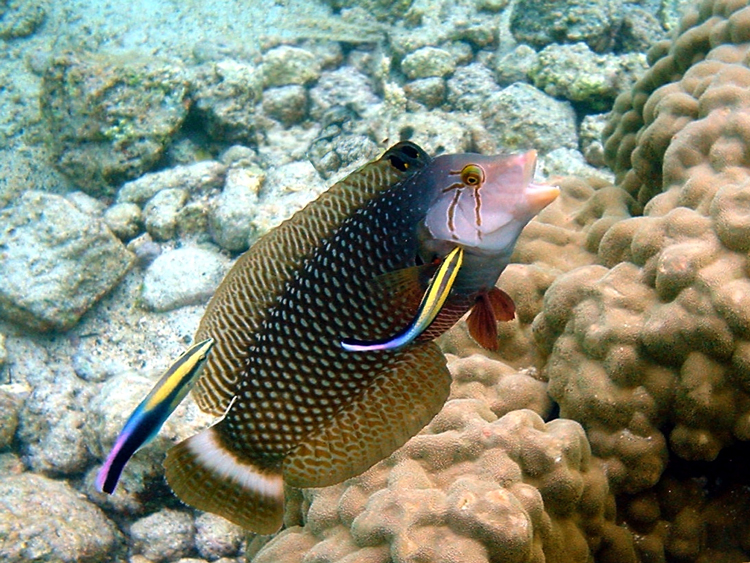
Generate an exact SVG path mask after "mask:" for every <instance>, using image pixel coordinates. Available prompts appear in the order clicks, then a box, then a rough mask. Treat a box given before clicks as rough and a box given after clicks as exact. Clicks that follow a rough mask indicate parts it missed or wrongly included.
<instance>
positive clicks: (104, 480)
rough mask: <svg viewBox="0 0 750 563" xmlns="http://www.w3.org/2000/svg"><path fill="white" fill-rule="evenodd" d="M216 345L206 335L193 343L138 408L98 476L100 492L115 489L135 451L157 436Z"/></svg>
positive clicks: (111, 491) (97, 486)
mask: <svg viewBox="0 0 750 563" xmlns="http://www.w3.org/2000/svg"><path fill="white" fill-rule="evenodd" d="M213 345H214V341H213V339H212V338H207V339H205V340H202V341H201V342H198V343H196V344H193V345H192V346H190V348H188V349H187V350H186V351H185V352H184V353H183V354H182V355H181V356H180V357H179V358H177V360H175V361H174V363H173V364H172V365H171V366H169V368H168V369H167V370H166V371H165V372H164V374H163V375H162V376H161V378H160V379H159V381H158V382H157V384H156V385H154V387H153V389H151V391H150V392H149V394H148V395H146V397H145V398H144V399H143V400H142V401H141V402H140V404H139V405H138V406H137V407H136V408H135V410H134V411H133V413H132V414H131V415H130V417H129V418H128V421H127V422H126V423H125V426H124V427H123V429H122V431H121V432H120V434H119V435H118V436H117V439H116V440H115V443H114V445H113V446H112V450H111V451H110V452H109V455H108V456H107V459H106V461H105V462H104V465H103V466H102V468H101V469H100V470H99V473H98V474H97V476H96V488H97V489H98V490H99V491H100V492H103V493H109V494H112V493H113V492H114V490H115V487H116V486H117V482H118V481H119V479H120V475H121V474H122V470H123V469H124V468H125V465H126V464H127V462H128V461H129V460H130V458H131V457H132V456H133V454H135V452H136V451H138V450H139V449H140V448H141V447H142V446H144V445H145V444H147V443H148V442H150V441H151V440H153V439H154V437H155V436H156V435H157V434H158V433H159V430H160V429H161V427H162V425H163V424H164V422H166V420H167V418H169V415H170V414H172V412H173V411H174V410H175V409H176V408H177V406H178V405H179V404H180V403H181V402H182V400H183V399H184V398H185V397H186V396H187V394H188V392H189V391H190V389H191V388H192V387H193V385H194V384H195V382H196V380H197V379H198V377H199V376H200V373H201V368H202V367H203V364H204V363H205V361H206V359H207V358H208V354H209V352H210V351H211V347H212V346H213Z"/></svg>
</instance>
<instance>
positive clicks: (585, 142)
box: [578, 113, 614, 182]
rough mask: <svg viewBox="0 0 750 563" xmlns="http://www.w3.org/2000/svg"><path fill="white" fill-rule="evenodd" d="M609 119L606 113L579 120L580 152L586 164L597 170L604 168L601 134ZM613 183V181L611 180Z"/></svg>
mask: <svg viewBox="0 0 750 563" xmlns="http://www.w3.org/2000/svg"><path fill="white" fill-rule="evenodd" d="M607 119H609V114H608V113H600V114H592V115H587V116H585V117H584V118H583V119H582V120H581V125H580V127H579V130H578V135H579V137H580V141H581V152H582V153H583V156H584V157H586V162H588V163H589V164H590V165H592V166H596V167H597V168H602V167H604V166H606V164H605V162H604V145H603V144H602V132H603V131H604V127H605V125H606V123H607ZM612 181H613V182H614V179H613V180H612Z"/></svg>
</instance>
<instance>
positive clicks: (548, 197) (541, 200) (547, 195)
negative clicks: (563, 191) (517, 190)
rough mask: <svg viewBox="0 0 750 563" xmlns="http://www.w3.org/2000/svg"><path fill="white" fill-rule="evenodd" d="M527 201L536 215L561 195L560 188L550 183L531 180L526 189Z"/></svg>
mask: <svg viewBox="0 0 750 563" xmlns="http://www.w3.org/2000/svg"><path fill="white" fill-rule="evenodd" d="M525 195H526V202H527V203H528V205H529V209H530V210H531V211H532V212H533V213H534V214H535V215H536V214H537V213H539V212H540V211H541V210H542V209H544V208H545V207H547V206H548V205H549V204H550V203H552V202H553V201H555V200H556V199H557V197H558V196H559V195H560V188H559V187H558V186H553V185H550V184H534V183H532V182H529V184H528V186H526V190H525Z"/></svg>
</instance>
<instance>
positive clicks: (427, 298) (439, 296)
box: [341, 246, 464, 352]
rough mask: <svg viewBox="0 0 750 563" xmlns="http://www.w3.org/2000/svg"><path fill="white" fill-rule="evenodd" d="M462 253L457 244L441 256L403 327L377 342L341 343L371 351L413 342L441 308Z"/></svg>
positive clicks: (346, 347) (347, 341)
mask: <svg viewBox="0 0 750 563" xmlns="http://www.w3.org/2000/svg"><path fill="white" fill-rule="evenodd" d="M463 257H464V250H463V248H461V247H460V246H457V247H456V248H454V249H453V250H451V251H450V252H449V253H448V255H447V256H446V257H445V258H444V259H443V261H442V262H441V263H440V266H439V267H438V269H437V272H435V275H434V276H433V277H432V279H431V280H430V284H429V286H428V287H427V291H425V293H424V296H423V297H422V301H421V303H420V304H419V308H418V309H417V313H416V315H415V316H414V319H412V321H411V322H410V323H409V325H408V326H407V327H406V328H405V329H404V330H402V331H401V332H399V333H398V334H396V335H395V336H394V337H392V338H390V339H388V340H382V341H377V342H366V341H360V340H353V339H351V340H349V339H348V340H343V341H342V342H341V347H342V348H344V350H347V351H349V352H370V351H373V350H394V349H396V348H401V347H402V346H406V345H407V344H410V343H411V342H414V341H415V340H416V339H417V338H419V336H420V335H421V334H422V333H423V332H424V331H425V330H427V328H428V327H429V326H430V324H432V321H434V320H435V318H436V317H437V316H438V314H439V313H440V310H441V309H442V308H443V305H444V304H445V301H446V300H447V299H448V295H449V294H450V292H451V289H452V288H453V283H454V282H455V281H456V276H457V275H458V271H459V270H460V269H461V264H462V263H463Z"/></svg>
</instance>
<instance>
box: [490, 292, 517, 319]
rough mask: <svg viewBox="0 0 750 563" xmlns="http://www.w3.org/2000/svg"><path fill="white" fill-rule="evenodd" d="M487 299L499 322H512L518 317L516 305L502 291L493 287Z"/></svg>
mask: <svg viewBox="0 0 750 563" xmlns="http://www.w3.org/2000/svg"><path fill="white" fill-rule="evenodd" d="M487 297H488V298H489V300H490V304H491V306H492V310H493V311H494V313H495V318H496V319H497V320H498V321H512V320H513V319H514V318H515V317H516V304H515V303H513V298H512V297H511V296H510V295H508V294H507V293H505V292H504V291H503V290H502V289H500V288H497V287H493V288H492V289H490V290H489V292H488V293H487Z"/></svg>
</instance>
